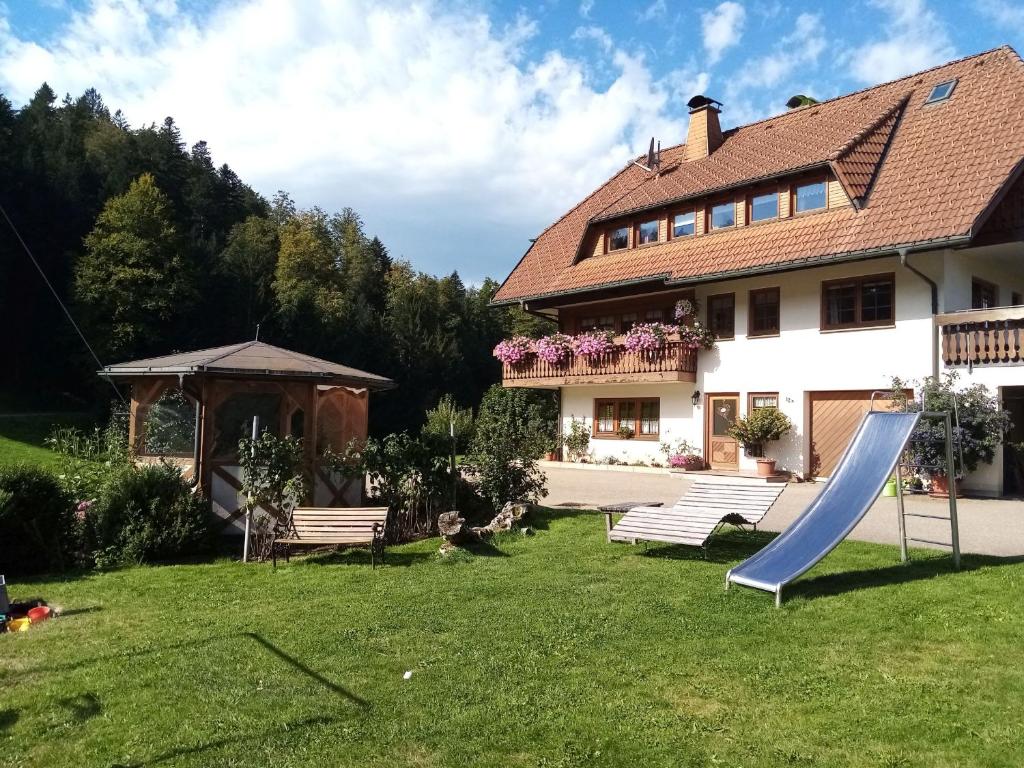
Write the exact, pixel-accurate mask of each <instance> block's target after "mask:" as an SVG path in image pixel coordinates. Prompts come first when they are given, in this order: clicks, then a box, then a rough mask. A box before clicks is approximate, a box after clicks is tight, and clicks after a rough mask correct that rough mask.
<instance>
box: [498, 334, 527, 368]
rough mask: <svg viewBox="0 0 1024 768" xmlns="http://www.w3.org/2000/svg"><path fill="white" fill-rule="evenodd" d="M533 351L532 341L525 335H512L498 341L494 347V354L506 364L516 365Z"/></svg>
mask: <svg viewBox="0 0 1024 768" xmlns="http://www.w3.org/2000/svg"><path fill="white" fill-rule="evenodd" d="M532 351H533V342H531V341H530V339H528V338H526V337H525V336H513V337H512V338H511V339H505V341H502V342H499V343H498V346H496V347H495V348H494V356H495V357H496V358H498V359H499V360H501V362H503V363H505V364H506V365H517V364H518V363H521V362H523V361H524V360H525V359H526V357H527V356H528V355H529V354H530V353H531V352H532Z"/></svg>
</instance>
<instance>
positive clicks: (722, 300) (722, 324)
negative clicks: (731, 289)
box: [708, 293, 736, 339]
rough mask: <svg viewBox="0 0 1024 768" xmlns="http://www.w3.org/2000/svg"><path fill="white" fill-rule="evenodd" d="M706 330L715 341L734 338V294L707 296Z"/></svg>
mask: <svg viewBox="0 0 1024 768" xmlns="http://www.w3.org/2000/svg"><path fill="white" fill-rule="evenodd" d="M708 328H709V329H710V330H711V332H712V333H713V334H715V338H716V339H732V338H734V337H735V336H736V294H735V293H722V294H719V295H717V296H708Z"/></svg>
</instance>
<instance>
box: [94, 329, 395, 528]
mask: <svg viewBox="0 0 1024 768" xmlns="http://www.w3.org/2000/svg"><path fill="white" fill-rule="evenodd" d="M100 375H101V376H105V377H109V378H111V379H117V380H120V381H124V382H126V383H128V384H130V385H131V412H130V417H129V441H130V443H131V446H132V448H133V449H134V452H135V454H136V456H137V457H138V459H139V461H143V462H155V461H170V462H173V463H175V464H177V465H178V466H180V467H181V468H182V469H183V471H184V472H185V473H186V475H189V476H191V477H192V478H194V479H195V480H196V481H197V482H198V484H199V486H200V487H201V488H202V489H203V490H205V491H206V492H207V494H208V495H209V497H210V501H211V503H212V507H213V513H214V514H215V515H216V516H217V517H219V518H221V519H222V520H223V528H224V531H225V532H236V531H237V532H241V523H240V520H241V518H242V516H243V509H242V504H243V502H242V498H241V497H240V496H239V491H240V489H241V484H240V482H239V477H240V474H241V471H240V469H239V466H238V442H239V440H240V439H241V438H243V437H248V436H249V435H250V434H251V431H252V425H253V418H254V417H255V418H257V419H258V424H259V425H260V426H259V428H260V431H263V430H269V431H271V432H273V433H274V434H276V435H279V436H284V435H293V436H295V437H301V438H304V447H305V450H306V455H307V461H308V462H309V466H310V467H311V468H312V470H313V480H314V482H313V493H312V495H313V499H312V501H313V503H314V504H316V505H317V506H325V507H326V506H350V505H358V504H359V503H360V502H361V500H362V493H363V488H362V485H361V484H359V483H355V482H352V481H349V482H342V480H341V478H339V477H337V476H332V475H331V473H330V472H328V471H327V470H326V469H325V468H324V467H323V466H322V465H321V463H320V461H319V457H320V456H321V455H322V454H323V452H324V450H325V449H326V448H328V447H330V448H334V449H336V450H340V449H343V448H344V447H345V446H346V445H348V444H349V443H350V442H351V441H352V440H365V439H366V434H367V417H368V404H369V393H370V392H371V391H374V390H385V389H391V388H393V387H394V386H395V384H394V382H392V381H391V380H390V379H386V378H384V377H383V376H377V375H376V374H372V373H367V372H365V371H360V370H356V369H355V368H349V367H347V366H344V365H338V364H337V363H332V362H329V361H327V360H321V359H318V358H315V357H310V356H309V355H303V354H300V353H298V352H293V351H291V350H287V349H282V348H281V347H275V346H272V345H270V344H266V343H264V342H262V341H247V342H244V343H241V344H231V345H229V346H225V347H215V348H213V349H202V350H198V351H195V352H181V353H178V354H173V355H165V356H163V357H154V358H148V359H145V360H134V361H132V362H128V363H120V364H117V365H108V366H106V367H105V368H104V369H103V370H102V371H100ZM268 511H270V512H272V513H275V514H276V513H277V510H268Z"/></svg>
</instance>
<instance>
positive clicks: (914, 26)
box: [850, 0, 955, 83]
mask: <svg viewBox="0 0 1024 768" xmlns="http://www.w3.org/2000/svg"><path fill="white" fill-rule="evenodd" d="M871 4H872V5H873V6H875V7H876V8H878V9H880V10H881V11H883V12H884V13H885V14H886V15H887V16H888V20H887V21H886V22H885V23H884V24H882V25H881V27H882V29H884V30H886V34H885V36H884V37H883V38H882V39H880V40H873V41H871V42H869V43H867V44H865V45H863V46H861V47H860V48H857V49H856V50H854V51H853V52H852V54H851V58H850V64H851V68H852V70H853V74H854V76H855V77H856V78H857V79H858V80H860V81H861V82H864V83H879V82H883V81H886V80H894V79H896V78H898V77H902V76H904V75H907V74H910V73H911V72H916V71H918V70H921V69H927V68H928V67H931V66H935V65H936V64H941V63H942V62H944V61H947V60H949V59H951V58H953V57H954V56H955V51H954V48H953V44H952V41H951V40H950V37H949V33H948V32H947V30H946V27H945V25H944V24H943V23H942V22H941V21H940V20H939V17H938V16H936V14H935V13H934V12H933V11H932V10H931V9H930V8H929V7H928V4H927V2H926V0H871Z"/></svg>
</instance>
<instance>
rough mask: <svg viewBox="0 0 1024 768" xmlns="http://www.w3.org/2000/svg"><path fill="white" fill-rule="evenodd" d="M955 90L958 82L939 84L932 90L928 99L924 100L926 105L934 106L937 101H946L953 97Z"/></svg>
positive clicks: (951, 81) (949, 81)
mask: <svg viewBox="0 0 1024 768" xmlns="http://www.w3.org/2000/svg"><path fill="white" fill-rule="evenodd" d="M954 88H956V80H947V81H946V82H944V83H939V84H938V85H936V86H935V87H934V88H932V90H931V93H929V94H928V98H927V99H925V100H924V103H925V104H934V103H935V102H937V101H945V100H946V99H948V98H949V97H950V96H952V95H953V89H954Z"/></svg>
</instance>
